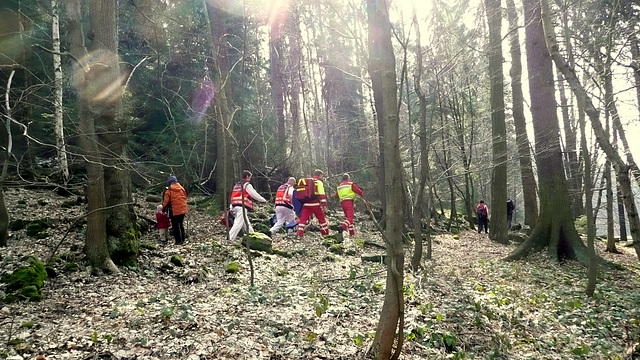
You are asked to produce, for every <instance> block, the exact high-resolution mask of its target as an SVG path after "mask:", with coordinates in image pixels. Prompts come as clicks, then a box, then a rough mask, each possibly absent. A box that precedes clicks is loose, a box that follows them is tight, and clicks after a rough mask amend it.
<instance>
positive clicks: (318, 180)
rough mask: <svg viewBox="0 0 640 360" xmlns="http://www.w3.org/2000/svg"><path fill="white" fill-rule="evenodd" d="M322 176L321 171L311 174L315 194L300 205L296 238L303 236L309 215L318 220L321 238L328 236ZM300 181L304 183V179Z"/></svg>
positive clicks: (325, 198)
mask: <svg viewBox="0 0 640 360" xmlns="http://www.w3.org/2000/svg"><path fill="white" fill-rule="evenodd" d="M323 176H324V174H323V173H322V170H316V171H314V172H313V182H314V185H315V186H314V187H315V192H314V196H313V198H312V199H309V200H305V201H304V202H303V204H302V211H301V213H300V221H298V237H303V236H304V228H305V227H306V226H307V221H308V220H309V218H310V217H311V215H315V216H316V217H317V218H318V222H319V223H320V234H321V235H322V236H325V235H329V224H328V223H327V219H326V218H325V216H324V211H325V210H326V209H327V195H326V194H325V193H324V183H323V182H322V178H323ZM300 181H306V179H300V180H299V182H300Z"/></svg>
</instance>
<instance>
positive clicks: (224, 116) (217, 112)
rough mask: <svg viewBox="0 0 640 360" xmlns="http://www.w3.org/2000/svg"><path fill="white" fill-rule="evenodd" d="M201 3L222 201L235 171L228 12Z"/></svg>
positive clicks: (231, 182) (210, 4) (209, 4)
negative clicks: (205, 21) (208, 51)
mask: <svg viewBox="0 0 640 360" xmlns="http://www.w3.org/2000/svg"><path fill="white" fill-rule="evenodd" d="M204 3H205V6H206V9H207V14H208V18H209V30H210V33H211V39H212V44H211V56H210V57H209V67H210V71H211V77H212V80H213V86H214V88H215V89H216V90H215V97H214V99H213V112H214V118H215V129H216V131H215V135H216V146H217V154H218V164H219V165H218V166H219V168H218V171H217V181H216V183H217V184H218V185H219V186H220V187H221V188H222V189H223V191H222V192H221V193H222V194H225V195H224V196H223V197H224V201H226V199H227V196H226V194H227V193H226V192H227V191H228V190H230V189H231V184H233V181H234V180H233V179H234V178H235V174H236V173H237V172H235V171H234V167H233V163H234V159H237V154H236V153H235V152H236V151H235V149H236V147H235V146H233V145H232V144H233V143H232V139H233V138H234V136H233V134H234V133H233V128H232V126H231V124H232V120H233V114H234V113H233V112H232V110H231V97H232V93H231V81H230V65H229V41H228V39H227V35H228V34H227V32H226V31H225V25H226V22H227V18H228V14H227V13H226V12H224V11H223V10H222V9H220V8H218V7H216V6H214V4H212V3H211V2H209V1H204Z"/></svg>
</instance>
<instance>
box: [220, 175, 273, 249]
mask: <svg viewBox="0 0 640 360" xmlns="http://www.w3.org/2000/svg"><path fill="white" fill-rule="evenodd" d="M252 175H253V174H251V171H249V170H244V171H243V172H242V181H240V182H238V183H236V184H235V185H234V186H233V190H232V191H231V199H230V200H231V201H230V202H231V205H230V206H231V210H232V211H233V214H234V216H235V219H234V220H233V226H232V227H231V229H230V230H229V240H230V241H234V240H235V239H236V237H237V236H238V233H240V229H243V228H245V230H248V232H249V233H252V232H253V226H251V223H250V222H249V219H247V224H246V226H245V223H244V214H243V212H244V209H247V210H248V211H252V210H253V201H258V202H261V203H266V202H267V200H266V199H265V198H263V197H262V196H261V195H260V194H258V192H257V191H256V190H255V189H254V188H253V185H251V183H250V182H249V181H251V176H252Z"/></svg>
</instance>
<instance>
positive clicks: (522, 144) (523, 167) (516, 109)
mask: <svg viewBox="0 0 640 360" xmlns="http://www.w3.org/2000/svg"><path fill="white" fill-rule="evenodd" d="M506 2H507V16H508V18H509V27H510V31H509V34H510V37H511V41H510V44H511V69H510V70H509V74H510V76H511V93H512V97H513V123H514V125H515V128H516V143H517V144H518V159H519V161H520V178H521V180H522V193H523V198H524V223H525V224H527V225H529V226H531V227H532V228H533V227H535V225H536V223H537V222H538V201H537V196H536V189H537V184H536V178H535V176H534V175H533V165H532V163H531V151H530V150H529V137H528V135H527V123H526V120H525V117H524V96H523V94H522V63H521V54H520V37H519V36H518V18H517V16H518V15H517V12H516V7H515V4H514V2H513V0H506Z"/></svg>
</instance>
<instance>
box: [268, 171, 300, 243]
mask: <svg viewBox="0 0 640 360" xmlns="http://www.w3.org/2000/svg"><path fill="white" fill-rule="evenodd" d="M295 185H296V178H294V177H290V178H289V179H288V180H287V182H286V183H284V184H282V185H280V187H279V188H278V190H277V191H276V199H275V205H276V223H275V224H273V226H272V227H271V229H269V233H270V234H271V236H272V237H273V235H274V234H276V233H277V232H278V230H280V228H281V227H282V225H284V224H291V223H293V222H294V221H295V220H296V213H295V212H294V211H293V191H294V190H295ZM292 231H293V230H292V229H288V231H287V233H288V234H290V233H291V232H292Z"/></svg>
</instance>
